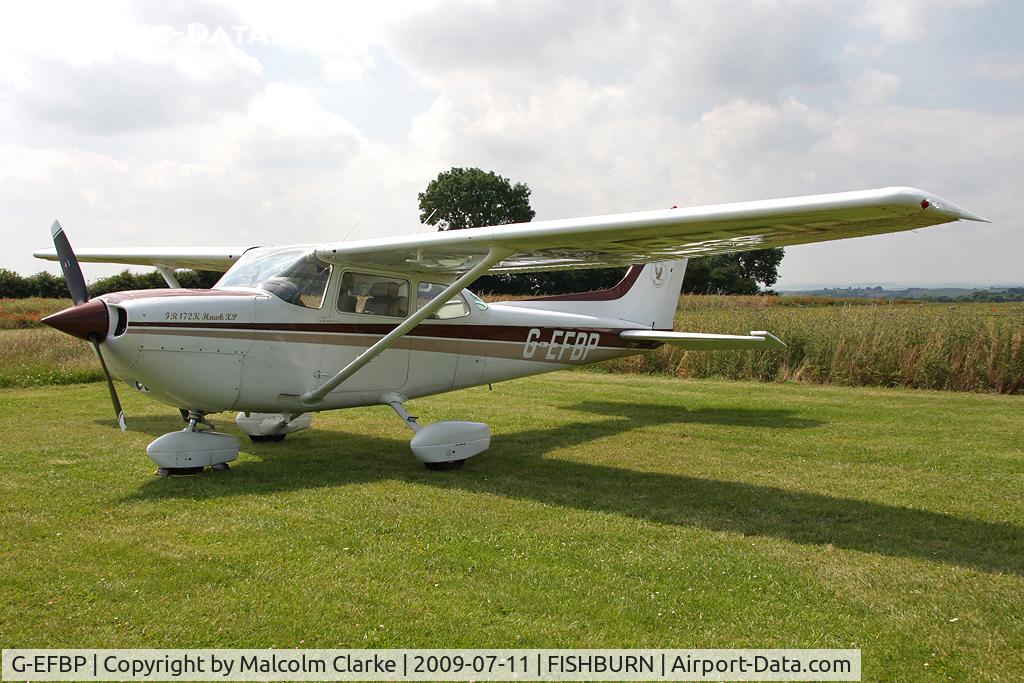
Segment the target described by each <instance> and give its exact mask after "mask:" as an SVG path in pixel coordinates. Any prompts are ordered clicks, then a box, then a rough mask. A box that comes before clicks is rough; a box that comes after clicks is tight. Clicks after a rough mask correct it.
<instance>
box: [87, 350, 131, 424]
mask: <svg viewBox="0 0 1024 683" xmlns="http://www.w3.org/2000/svg"><path fill="white" fill-rule="evenodd" d="M89 341H90V342H92V347H93V348H94V349H96V355H97V356H99V359H100V365H102V366H103V374H104V375H106V377H107V390H108V391H110V401H111V402H112V403H113V404H114V412H115V413H116V414H117V426H118V427H120V428H121V431H122V432H126V431H128V423H127V422H125V419H124V410H122V409H121V401H120V400H118V398H117V390H116V389H114V379H113V378H112V377H111V376H110V370H108V369H107V361H105V360H104V359H103V352H102V351H100V343H99V342H98V341H96V338H95V337H90V338H89Z"/></svg>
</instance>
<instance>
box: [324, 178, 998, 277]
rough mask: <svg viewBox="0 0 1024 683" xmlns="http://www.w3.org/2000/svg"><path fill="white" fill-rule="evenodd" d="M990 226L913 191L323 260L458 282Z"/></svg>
mask: <svg viewBox="0 0 1024 683" xmlns="http://www.w3.org/2000/svg"><path fill="white" fill-rule="evenodd" d="M961 219H964V220H972V221H985V219H984V218H982V217H981V216H978V215H977V214H974V213H971V212H970V211H967V210H965V209H962V208H960V207H958V206H956V205H955V204H953V203H951V202H948V201H946V200H944V199H942V198H941V197H938V196H936V195H934V194H932V193H930V192H926V191H924V190H918V189H914V188H909V187H889V188H884V189H879V190H865V191H859V192H842V193H837V194H823V195H812V196H806V197H792V198H787V199H769V200H763V201H754V202H740V203H736V204H719V205H714V206H701V207H693V208H684V209H668V210H663V211H645V212H641V213H623V214H614V215H608V216H595V217H590V218H570V219H564V220H549V221H536V222H533V223H517V224H514V225H499V226H491V227H484V228H472V229H468V230H455V231H447V232H437V233H429V234H423V235H407V236H404V237H387V238H380V239H369V240H359V241H353V242H337V243H333V244H328V245H325V246H322V247H320V248H318V249H317V255H318V256H319V257H320V258H322V259H324V260H325V261H328V262H332V263H337V264H352V263H358V264H360V265H365V266H368V267H369V266H377V267H381V268H387V269H399V270H411V271H420V272H432V273H443V274H448V275H457V274H462V273H465V272H467V271H468V270H469V269H470V268H472V267H473V265H474V264H476V263H478V262H480V260H481V259H483V258H484V257H485V256H486V255H487V254H488V252H489V251H490V250H491V249H498V250H502V251H503V252H504V253H505V256H503V258H501V260H500V261H498V262H497V263H496V264H495V265H494V266H492V267H491V269H490V272H498V273H511V272H519V271H538V270H566V269H572V268H599V267H611V266H625V265H629V264H634V263H645V262H657V261H667V260H672V259H677V258H681V257H695V256H706V255H711V254H722V253H727V252H734V251H747V250H750V249H765V248H768V247H781V246H787V245H794V244H808V243H811V242H824V241H827V240H837V239H844V238H847V237H860V236H864V235H877V234H882V233H888V232H899V231H901V230H912V229H914V228H923V227H926V226H930V225H938V224H940V223H949V222H952V221H956V220H961Z"/></svg>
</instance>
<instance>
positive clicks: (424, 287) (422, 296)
mask: <svg viewBox="0 0 1024 683" xmlns="http://www.w3.org/2000/svg"><path fill="white" fill-rule="evenodd" d="M447 288H448V285H442V284H438V283H436V282H421V283H419V284H418V285H416V308H417V309H420V308H423V307H424V306H426V305H427V304H428V303H429V302H431V301H433V300H434V299H436V298H437V297H439V296H441V293H442V292H443V291H444V290H445V289H447ZM464 315H469V304H467V303H466V300H465V298H463V296H462V294H456V295H455V296H454V297H452V298H451V299H449V300H448V301H446V302H445V304H444V305H443V306H441V308H439V309H438V310H437V312H436V313H434V314H432V315H430V316H428V318H427V319H428V320H449V319H451V318H461V317H462V316H464Z"/></svg>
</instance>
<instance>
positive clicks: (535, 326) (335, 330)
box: [35, 187, 985, 475]
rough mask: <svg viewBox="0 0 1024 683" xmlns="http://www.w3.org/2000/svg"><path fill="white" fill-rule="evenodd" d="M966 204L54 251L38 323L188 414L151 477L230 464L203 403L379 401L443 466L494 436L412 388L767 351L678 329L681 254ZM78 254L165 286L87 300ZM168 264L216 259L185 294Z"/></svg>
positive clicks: (938, 214) (680, 215)
mask: <svg viewBox="0 0 1024 683" xmlns="http://www.w3.org/2000/svg"><path fill="white" fill-rule="evenodd" d="M960 219H966V220H972V221H984V220H985V219H984V218H981V217H980V216H978V215H976V214H973V213H971V212H969V211H966V210H964V209H961V208H959V207H957V206H956V205H954V204H951V203H950V202H947V201H945V200H944V199H941V198H939V197H936V196H935V195H933V194H931V193H928V192H925V191H923V190H917V189H913V188H905V187H895V188H886V189H881V190H867V191H861V192H845V193H839V194H827V195H815V196H808V197H795V198H788V199H773V200H765V201H755V202H743V203H736V204H722V205H717V206H703V207H695V208H685V209H669V210H664V211H647V212H642V213H625V214H617V215H609V216H595V217H590V218H572V219H566V220H551V221H538V222H535V223H523V224H517V225H502V226H494V227H484V228H474V229H469V230H458V231H449V232H439V233H433V234H424V235H417V234H413V235H406V236H403V237H389V238H382V239H371V240H359V241H353V242H336V243H331V244H317V245H291V246H274V247H259V246H250V247H225V248H217V247H201V248H139V249H132V248H110V249H83V250H80V251H79V252H78V253H77V256H76V254H75V252H73V251H72V249H71V245H70V243H69V242H68V239H67V237H66V236H65V234H64V232H63V229H62V228H61V226H60V224H59V223H56V222H55V223H54V224H53V228H52V232H53V240H54V245H55V249H47V250H43V251H38V252H36V253H35V256H36V257H38V258H43V259H49V260H59V261H60V265H61V268H62V270H63V271H64V277H65V279H66V280H67V283H68V289H69V290H70V292H71V298H72V299H73V300H74V302H75V306H73V307H72V308H68V309H66V310H63V311H61V312H59V313H56V314H54V315H51V316H49V317H47V318H46V319H44V320H43V322H45V323H46V324H47V325H50V326H51V327H54V328H56V329H58V330H61V331H63V332H66V333H68V334H71V335H74V336H76V337H80V338H82V339H85V340H88V341H89V342H91V343H92V345H93V347H94V348H95V350H96V353H97V355H98V356H99V359H100V362H101V363H102V364H103V368H104V372H105V373H106V376H107V385H108V388H109V389H110V397H111V399H112V400H113V403H114V410H115V412H116V414H117V419H118V423H119V424H120V426H121V429H122V430H124V429H125V428H126V427H125V419H124V413H123V412H122V410H121V404H120V402H119V400H118V397H117V392H116V391H115V389H114V383H113V381H112V379H111V374H114V375H116V376H118V377H120V378H121V379H123V380H124V381H125V382H127V383H128V385H129V386H131V387H134V388H135V389H137V390H138V391H141V392H144V393H147V394H149V395H150V396H152V397H153V398H155V399H156V400H158V401H161V402H163V403H166V404H168V405H171V406H174V407H177V408H179V409H180V411H181V414H182V417H183V419H185V420H186V421H187V423H188V424H187V426H186V427H185V429H184V430H182V431H180V432H172V433H170V434H165V435H163V436H161V437H159V438H157V439H156V440H155V441H153V442H152V443H151V444H150V445H149V447H148V448H147V453H148V454H149V457H150V458H152V459H153V461H154V462H156V464H157V466H158V467H159V469H158V470H157V473H158V474H160V475H167V474H183V473H191V472H197V471H201V470H202V469H203V468H204V467H207V466H212V467H213V468H215V469H226V468H227V467H228V465H227V463H228V462H230V461H232V460H234V459H235V458H236V457H238V450H239V444H238V440H237V439H236V438H235V437H234V436H232V435H230V434H223V433H220V432H217V431H214V430H213V428H212V425H210V424H209V423H208V422H207V420H206V416H207V415H208V414H210V413H216V412H221V411H225V410H237V411H241V412H239V413H238V416H237V417H236V422H237V424H238V427H239V428H240V429H241V430H242V431H243V432H244V433H246V434H248V435H249V437H250V438H251V439H253V440H254V441H280V440H281V439H283V438H284V437H285V435H286V434H289V433H291V432H295V431H298V430H301V429H306V428H307V427H309V426H310V424H311V417H312V415H311V414H312V413H314V412H317V411H321V410H333V409H336V408H350V407H353V406H366V405H375V404H386V405H389V406H391V407H392V408H393V409H394V411H395V412H396V413H397V414H398V416H399V417H401V419H402V420H404V421H405V423H406V424H407V425H408V426H409V427H410V428H411V429H412V431H413V432H414V436H413V438H412V442H411V446H412V452H413V454H414V455H415V456H416V457H417V458H418V459H419V460H420V461H421V462H423V463H424V464H425V465H426V466H427V467H429V468H431V469H450V468H453V467H457V466H460V465H462V464H463V462H465V460H466V459H467V458H470V457H472V456H474V455H477V454H479V453H482V452H483V451H485V450H487V448H488V447H489V446H490V440H491V435H490V430H489V428H488V427H487V425H486V424H482V423H479V422H438V423H435V424H431V425H429V426H420V425H419V424H418V423H417V422H416V418H414V417H412V416H411V415H409V413H408V412H407V411H406V410H405V407H404V404H405V402H406V401H407V400H408V399H410V398H417V397H420V396H429V395H431V394H439V393H442V392H446V391H452V390H455V389H462V388H465V387H472V386H479V385H484V384H491V383H494V382H501V381H503V380H507V379H513V378H516V377H525V376H527V375H535V374H539V373H543V372H551V371H554V370H561V369H563V368H566V367H569V366H573V365H583V364H587V363H596V362H599V361H603V360H606V359H608V358H617V357H620V356H627V355H631V354H637V353H642V352H645V351H649V350H651V349H655V348H657V347H659V346H661V345H662V344H671V345H673V346H679V347H682V348H685V349H694V350H723V349H753V350H760V349H771V348H780V347H783V346H784V345H783V344H782V342H781V341H780V340H779V339H777V338H776V337H774V336H772V335H771V334H770V333H768V332H751V333H750V334H749V335H724V334H700V333H693V332H673V331H672V323H673V318H674V315H675V311H676V305H677V303H678V300H679V290H680V285H681V283H682V280H683V272H684V271H685V269H686V262H687V259H688V258H693V257H699V256H706V255H710V254H722V253H727V252H735V251H745V250H750V249H764V248H768V247H778V246H786V245H793V244H807V243H810V242H822V241H826V240H835V239H842V238H847V237H858V236H863V235H875V234H880V233H887V232H897V231H900V230H910V229H913V228H922V227H926V226H930V225H937V224H940V223H948V222H951V221H956V220H960ZM78 261H91V262H102V263H124V264H133V265H149V266H154V267H156V268H157V270H159V271H160V273H161V274H162V275H163V277H164V279H165V280H166V281H167V284H168V285H169V287H170V289H156V290H144V291H130V292H119V293H115V294H107V295H104V296H100V297H97V298H96V299H93V300H91V301H90V300H89V299H88V296H87V293H86V286H85V280H84V279H83V277H82V271H81V269H80V268H79V265H78ZM609 266H623V267H625V266H629V269H628V270H627V271H626V275H625V277H624V278H623V279H622V281H621V282H619V284H617V285H616V286H614V287H612V288H611V289H606V290H603V291H597V292H588V293H584V294H570V295H565V296H548V297H542V298H538V299H529V300H525V301H510V302H503V303H491V304H488V303H484V302H483V301H482V300H481V299H479V298H478V297H476V296H475V295H473V294H472V293H471V292H470V291H469V290H467V289H466V288H467V287H468V286H470V285H471V284H472V283H473V281H474V280H476V279H477V278H478V277H480V276H481V275H483V274H485V273H517V272H526V271H540V270H562V269H570V268H597V267H609ZM176 268H197V269H204V270H215V271H221V272H224V271H226V272H225V273H224V276H223V277H222V278H221V279H220V281H219V282H218V283H217V284H216V285H215V286H214V288H213V289H210V290H189V289H181V288H180V285H179V284H178V282H177V280H176V279H175V274H174V270H175V269H176Z"/></svg>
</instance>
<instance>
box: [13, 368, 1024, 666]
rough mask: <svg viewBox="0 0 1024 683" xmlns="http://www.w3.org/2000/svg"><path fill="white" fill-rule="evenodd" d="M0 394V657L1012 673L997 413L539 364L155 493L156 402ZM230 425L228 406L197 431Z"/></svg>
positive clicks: (166, 416)
mask: <svg viewBox="0 0 1024 683" xmlns="http://www.w3.org/2000/svg"><path fill="white" fill-rule="evenodd" d="M122 397H123V400H124V402H125V406H126V410H127V412H128V416H129V427H130V429H131V430H132V431H130V432H129V433H127V434H124V435H123V434H121V433H120V432H118V431H117V429H116V427H115V426H114V424H113V421H112V420H111V419H110V416H109V413H110V408H109V405H108V402H107V397H106V388H105V387H104V386H103V385H102V384H91V385H71V386H64V387H46V388H31V389H7V390H3V391H0V408H2V409H3V412H4V414H5V415H6V418H7V419H5V420H4V421H3V423H2V426H0V444H2V446H0V467H2V472H3V476H2V477H0V587H2V591H0V595H2V600H0V644H2V646H3V647H44V646H52V647H58V646H63V647H74V646H82V647H86V646H98V647H144V646H154V647H188V646H216V647H269V646H276V647H279V648H285V647H450V646H458V647H462V646H465V647H498V646H510V647H516V646H531V647H533V646H536V647H539V646H548V647H617V646H621V647H723V648H724V647H857V648H861V649H862V651H863V662H864V664H863V666H864V669H863V670H864V680H897V679H899V680H939V679H954V680H966V679H970V678H975V679H984V680H1005V681H1010V680H1021V679H1022V678H1024V663H1022V658H1021V650H1022V645H1024V610H1022V608H1021V606H1022V604H1024V504H1022V502H1021V494H1022V492H1024V445H1022V444H1024V439H1022V437H1024V421H1022V419H1021V418H1022V415H1024V412H1022V411H1024V398H1022V397H1015V396H997V395H972V394H952V393H939V392H922V391H902V390H881V389H878V390H876V389H850V388H838V387H823V386H801V385H793V384H757V383H739V382H718V381H692V382H686V381H679V380H675V379H671V378H646V377H638V376H628V375H601V374H595V373H561V374H558V375H553V376H548V377H542V378H535V379H527V380H520V381H516V382H510V383H506V384H501V385H496V386H495V389H494V391H493V392H489V391H487V389H486V388H481V389H473V390H469V391H463V392H460V393H455V394H451V395H445V396H438V397H435V398H432V399H424V400H419V401H414V402H412V403H411V404H410V406H411V407H412V408H413V412H414V413H416V414H418V415H420V416H421V418H422V419H423V420H425V421H428V422H429V421H433V420H439V419H479V420H484V421H487V422H489V423H490V425H491V427H492V431H493V433H494V441H493V445H492V448H491V450H490V451H489V452H488V453H486V454H484V455H482V456H480V457H478V458H476V459H474V460H471V461H470V462H469V463H468V464H467V466H466V467H465V468H464V469H463V470H461V471H455V472H446V473H444V472H442V473H437V472H428V471H426V470H425V469H423V468H422V467H421V466H420V465H419V464H418V463H416V462H415V460H414V459H413V458H412V456H411V454H410V453H409V450H408V445H407V441H408V437H409V434H408V433H407V432H406V430H405V427H404V426H403V425H402V424H401V423H400V422H399V421H398V420H397V419H396V418H395V417H394V416H393V415H392V414H391V413H390V411H389V410H388V409H387V408H367V409H360V410H352V411H347V412H338V413H333V414H327V415H322V416H318V418H317V422H315V423H314V429H313V430H310V431H308V432H304V433H300V434H296V435H292V436H289V437H288V439H287V440H286V441H285V442H284V443H283V444H267V445H255V444H250V443H249V442H248V441H245V442H244V443H243V449H244V452H243V455H242V456H241V458H240V460H239V462H237V463H236V464H235V465H234V467H233V469H232V471H231V472H230V473H219V474H205V475H202V476H199V477H190V478H180V479H169V480H166V479H157V478H154V477H153V476H152V471H153V465H152V464H151V463H150V462H149V461H148V460H147V459H146V457H145V454H144V448H145V446H146V444H147V443H148V442H149V441H150V440H151V439H152V438H154V436H156V435H159V434H161V433H164V432H167V431H171V430H174V429H178V428H179V427H180V422H179V418H178V416H177V414H176V412H175V411H174V410H173V409H170V408H167V407H163V406H160V405H157V404H154V403H151V402H148V401H147V400H146V399H145V398H144V397H143V396H141V395H139V394H135V393H129V391H128V390H122ZM215 422H218V424H220V425H221V426H222V427H226V428H231V429H233V426H232V420H231V419H230V416H227V415H224V416H220V419H219V420H217V419H215Z"/></svg>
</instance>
